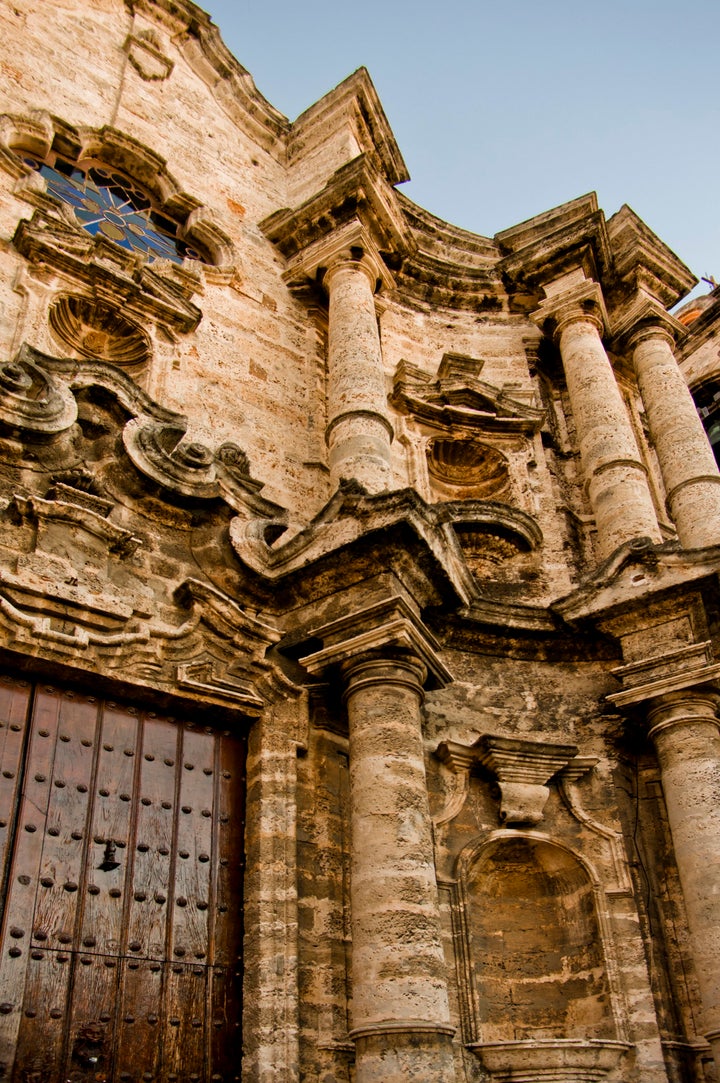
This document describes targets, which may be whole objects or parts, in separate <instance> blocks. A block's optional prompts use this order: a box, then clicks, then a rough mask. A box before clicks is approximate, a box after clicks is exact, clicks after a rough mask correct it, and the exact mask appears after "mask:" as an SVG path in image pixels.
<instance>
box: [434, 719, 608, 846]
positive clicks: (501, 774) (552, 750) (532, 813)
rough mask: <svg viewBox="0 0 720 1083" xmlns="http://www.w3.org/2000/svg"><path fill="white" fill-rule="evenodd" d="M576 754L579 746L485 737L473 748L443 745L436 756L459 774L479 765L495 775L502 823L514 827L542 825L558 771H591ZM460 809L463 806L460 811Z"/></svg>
mask: <svg viewBox="0 0 720 1083" xmlns="http://www.w3.org/2000/svg"><path fill="white" fill-rule="evenodd" d="M577 751H578V750H577V746H576V745H570V744H555V743H552V742H548V741H528V740H526V739H524V738H521V737H500V736H498V735H496V734H483V736H482V737H480V738H479V739H478V740H477V741H476V742H475V744H473V745H461V744H458V743H456V742H448V741H446V742H443V743H442V744H440V745H439V746H438V748H437V752H436V754H437V756H438V757H439V758H440V759H441V760H443V762H445V763H447V764H448V765H449V766H451V767H452V769H453V770H454V771H456V772H460V771H464V772H466V773H467V774H469V772H470V770H471V769H472V768H473V767H474V766H475V765H477V766H480V767H484V768H486V769H487V770H488V771H490V772H491V773H492V774H493V775H495V777H496V779H497V781H498V786H499V789H500V822H501V823H504V824H505V825H512V824H538V823H540V821H541V820H542V818H543V812H544V809H545V804H546V802H547V799H548V797H549V795H550V790H549V789H548V785H547V783H548V782H550V780H551V779H552V778H553V777H554V776H555V775H556V774H557V773H558V772H560V771H562V770H564V769H567V768H568V766H569V765H571V764H573V763H576V764H577V766H578V767H579V768H581V769H582V773H585V771H587V770H588V763H587V761H586V760H583V761H582V763H580V761H579V758H578V757H577ZM593 762H594V761H593ZM463 800H464V797H463ZM460 807H462V803H460V804H459V807H458V811H459V809H460ZM448 811H449V810H446V811H445V813H443V817H442V820H443V822H444V821H446V820H447V819H449V818H450V817H449V816H448V815H447V812H448Z"/></svg>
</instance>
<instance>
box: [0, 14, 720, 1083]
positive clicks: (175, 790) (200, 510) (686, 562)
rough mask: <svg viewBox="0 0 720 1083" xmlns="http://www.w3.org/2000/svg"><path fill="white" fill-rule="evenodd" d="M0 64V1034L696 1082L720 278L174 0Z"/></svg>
mask: <svg viewBox="0 0 720 1083" xmlns="http://www.w3.org/2000/svg"><path fill="white" fill-rule="evenodd" d="M0 70H1V71H2V87H3V89H2V102H0V112H1V113H2V116H0V268H1V273H0V342H1V344H2V348H1V351H0V703H1V707H0V759H1V761H2V762H1V763H0V770H1V771H2V778H1V779H0V853H1V854H2V865H1V869H2V878H3V879H2V894H1V902H2V926H1V933H0V1078H2V1079H7V1080H12V1081H17V1083H57V1081H60V1080H63V1081H64V1080H68V1081H72V1083H79V1081H85V1080H87V1081H90V1080H93V1081H96V1083H118V1081H121V1080H122V1081H133V1083H139V1081H141V1080H143V1081H145V1080H147V1081H153V1080H157V1081H158V1083H170V1081H182V1083H189V1081H202V1083H210V1081H211V1080H212V1081H216V1080H217V1081H220V1080H223V1081H233V1080H242V1083H300V1081H308V1083H309V1081H311V1080H312V1081H318V1083H351V1081H354V1083H402V1081H415V1083H436V1081H444V1083H510V1081H525V1083H540V1081H545V1083H554V1081H571V1083H577V1081H586V1083H588V1081H589V1083H595V1081H607V1083H713V1081H715V1083H717V1080H718V1079H719V1078H720V736H719V734H718V718H717V708H718V702H719V699H718V692H719V690H720V685H719V683H718V682H719V681H720V658H719V656H718V651H719V649H720V625H719V614H720V594H719V591H718V570H720V475H719V474H718V469H717V466H716V463H715V458H714V455H713V452H712V448H711V442H710V441H713V440H714V439H715V436H714V433H715V428H716V427H718V428H720V426H717V412H718V411H717V407H718V402H720V393H718V390H720V383H719V382H717V381H718V374H719V373H720V291H718V290H717V289H716V290H715V291H714V292H713V293H711V294H710V295H709V296H708V297H707V298H704V299H702V300H701V301H700V302H696V303H693V304H691V305H690V306H689V307H687V308H686V309H684V310H680V312H679V315H678V316H674V315H672V314H671V313H670V309H672V308H674V306H676V304H677V303H678V301H680V300H681V299H682V298H683V297H684V296H685V294H686V293H687V292H688V291H689V290H690V289H691V288H692V287H693V285H694V284H695V279H694V276H693V275H692V274H691V273H690V272H689V271H688V269H687V268H686V267H685V265H684V264H683V263H682V262H681V260H680V259H678V257H677V256H675V255H674V254H673V252H671V251H670V250H669V249H668V248H667V247H666V245H665V244H664V243H663V242H662V241H661V240H660V239H659V238H658V237H657V236H656V235H655V234H654V233H653V232H652V231H651V229H650V228H649V227H648V226H647V225H646V224H645V223H644V222H643V221H642V220H641V219H640V218H639V217H638V216H637V215H636V214H635V213H634V211H633V210H631V209H630V208H629V207H627V206H625V207H623V208H622V209H621V210H619V211H618V212H617V213H615V214H613V215H612V216H611V217H606V216H605V215H604V213H603V212H602V210H601V209H600V208H599V207H598V205H597V200H596V198H595V196H594V195H592V194H591V195H586V196H581V197H579V198H578V199H575V200H573V201H572V202H570V203H567V204H565V205H563V206H561V207H558V208H555V209H553V210H549V211H547V212H546V213H544V214H541V215H538V216H537V217H535V218H533V219H531V220H530V221H527V222H523V223H521V224H519V225H516V226H514V227H512V228H509V229H505V230H504V231H503V232H501V233H498V234H497V235H496V236H495V237H492V238H487V237H480V236H476V235H473V234H471V233H468V232H466V231H464V230H463V229H461V228H458V227H456V226H454V225H450V224H448V223H446V222H443V221H440V220H439V219H437V218H435V217H434V216H433V215H431V214H429V213H428V212H427V211H425V210H423V209H422V208H420V207H418V206H416V205H415V204H414V203H412V202H411V201H410V200H409V199H408V198H407V197H406V196H405V195H404V194H403V193H402V191H401V190H400V189H399V187H398V185H400V184H401V183H402V182H403V181H404V180H406V179H407V171H406V167H405V164H404V162H403V159H402V156H401V152H400V150H399V148H398V146H397V144H396V142H395V139H394V137H393V133H392V131H391V130H390V127H389V125H388V122H387V120H386V117H385V115H384V113H383V109H382V105H381V103H380V101H379V99H378V97H377V94H376V92H375V90H374V88H373V85H372V82H371V80H370V78H369V76H368V74H367V72H365V71H364V70H360V71H358V72H356V73H355V74H353V75H351V76H350V77H349V78H348V79H346V80H345V81H344V82H343V83H341V84H340V85H339V86H338V87H336V88H335V89H334V90H331V91H330V92H329V93H328V94H327V95H326V96H325V97H323V98H322V99H321V100H320V101H318V102H317V103H316V104H315V105H313V106H312V107H311V108H309V109H308V110H307V111H306V112H305V113H303V114H302V115H301V116H300V117H299V118H298V119H297V120H295V121H294V122H290V121H289V120H288V119H287V118H285V117H284V116H282V115H281V114H280V113H279V112H278V111H277V110H275V109H274V108H273V107H272V106H271V105H270V104H269V103H268V102H267V101H266V100H265V99H264V98H263V97H262V95H261V94H260V93H259V92H258V90H257V89H256V87H255V85H254V83H253V81H252V78H251V77H250V75H249V74H248V73H247V72H246V71H245V70H244V69H243V68H242V66H241V65H240V64H239V63H238V61H237V60H236V59H235V58H234V57H233V56H232V55H231V54H230V53H229V51H228V50H227V48H226V47H225V45H224V44H223V42H222V40H221V38H220V36H219V34H218V31H217V29H216V28H215V27H214V26H213V24H212V23H211V21H210V19H209V18H208V17H207V16H206V15H205V14H204V13H203V12H202V11H201V10H200V9H199V8H197V7H196V6H195V5H194V4H193V3H191V2H190V0H94V2H93V3H92V4H82V3H78V2H77V0H52V2H46V3H43V4H37V3H34V2H32V0H2V2H1V3H0ZM716 395H717V400H716ZM693 396H694V398H693ZM706 429H707V434H708V435H709V436H710V441H709V440H708V435H706V431H705V430H706Z"/></svg>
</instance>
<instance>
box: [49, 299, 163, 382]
mask: <svg viewBox="0 0 720 1083" xmlns="http://www.w3.org/2000/svg"><path fill="white" fill-rule="evenodd" d="M48 319H49V322H50V327H51V329H52V331H53V334H54V335H55V337H56V338H57V339H58V340H59V341H60V342H61V343H63V345H65V346H67V347H69V349H70V350H71V351H72V353H73V354H74V355H76V356H79V357H87V358H97V359H98V360H101V361H109V362H110V363H111V364H113V365H119V366H120V367H121V368H124V369H127V370H130V371H136V370H138V369H140V368H141V367H143V366H144V365H146V364H147V362H148V361H149V360H150V353H151V351H150V340H149V338H148V336H147V335H146V334H145V332H144V331H142V330H141V329H140V328H139V327H138V326H137V325H136V324H134V323H132V321H131V320H128V319H127V318H126V317H125V316H123V314H122V313H121V312H120V310H119V309H117V308H116V307H115V306H113V305H109V304H106V303H105V302H103V301H95V300H93V298H91V297H81V296H78V295H69V296H66V297H60V298H58V300H56V301H55V302H54V303H53V304H52V306H51V307H50V312H49V314H48Z"/></svg>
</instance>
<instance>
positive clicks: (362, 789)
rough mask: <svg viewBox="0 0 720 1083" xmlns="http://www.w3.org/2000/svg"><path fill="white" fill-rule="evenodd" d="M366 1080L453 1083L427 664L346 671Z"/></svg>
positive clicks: (356, 1000)
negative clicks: (424, 719)
mask: <svg viewBox="0 0 720 1083" xmlns="http://www.w3.org/2000/svg"><path fill="white" fill-rule="evenodd" d="M347 678H348V684H347V692H346V696H347V709H348V719H349V726H350V798H351V817H352V866H351V868H352V874H351V875H352V879H351V906H352V939H353V947H352V978H353V1031H352V1034H353V1037H354V1039H355V1041H356V1045H357V1057H356V1081H357V1083H371V1081H372V1083H404V1081H406V1080H413V1081H416V1083H442V1081H448V1083H449V1081H451V1080H454V1078H455V1076H454V1067H453V1056H452V1046H451V1037H452V1030H453V1028H452V1027H451V1026H450V1023H449V1007H448V996H447V985H446V979H445V970H446V963H445V958H444V954H443V949H442V942H441V930H440V917H439V910H438V901H437V883H436V878H435V866H434V857H433V840H432V832H431V820H430V810H429V806H428V797H427V784H426V779H425V760H424V751H423V743H422V730H421V719H420V705H421V701H422V678H423V672H422V668H421V666H420V665H419V664H418V663H416V662H413V661H410V660H408V661H395V662H392V661H390V662H386V661H362V662H357V663H353V664H351V665H350V666H349V668H348V673H347Z"/></svg>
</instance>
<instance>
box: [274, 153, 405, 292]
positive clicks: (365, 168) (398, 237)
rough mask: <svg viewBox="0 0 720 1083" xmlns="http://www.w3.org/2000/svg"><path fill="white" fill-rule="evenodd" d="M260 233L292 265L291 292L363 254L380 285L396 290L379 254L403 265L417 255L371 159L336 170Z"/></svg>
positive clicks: (392, 197) (289, 267)
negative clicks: (356, 252) (405, 259)
mask: <svg viewBox="0 0 720 1083" xmlns="http://www.w3.org/2000/svg"><path fill="white" fill-rule="evenodd" d="M260 229H261V230H262V231H263V233H264V234H265V236H266V237H267V238H268V239H269V240H270V241H272V243H273V244H274V245H276V247H277V248H278V250H279V251H280V252H281V253H282V255H283V256H284V257H285V259H286V260H287V261H288V264H287V271H286V272H285V276H284V277H285V280H286V281H287V282H288V284H289V285H290V286H302V285H305V284H306V283H307V281H308V278H309V279H310V280H311V281H315V280H316V279H317V277H318V272H320V271H322V269H323V268H327V267H328V266H330V264H331V263H333V262H335V260H336V259H337V258H338V255H340V256H341V257H342V253H343V250H346V251H347V253H348V258H350V259H353V258H355V257H354V256H353V255H352V253H351V251H350V250H351V249H353V248H354V249H362V251H363V253H367V254H368V255H369V256H370V258H371V263H374V264H375V266H374V271H375V280H376V282H377V281H380V282H381V283H382V284H383V285H385V286H392V275H391V273H390V271H389V270H388V267H387V265H386V263H385V260H384V259H383V258H382V257H381V256H380V252H385V253H391V257H388V259H389V262H391V263H392V262H393V259H394V260H396V261H397V263H398V264H399V263H400V262H401V261H402V259H403V257H404V256H405V255H406V254H407V253H408V252H409V251H411V250H412V248H413V240H412V234H411V231H410V229H409V226H408V223H407V221H406V219H405V216H404V215H403V212H402V210H401V208H400V205H399V203H398V201H397V194H396V193H395V191H394V190H393V188H392V187H391V185H390V184H388V182H387V180H386V179H385V178H384V177H383V176H381V175H380V174H379V173H378V171H377V170H376V169H375V167H374V166H373V164H372V163H371V162H370V160H369V159H368V157H367V155H359V156H358V157H357V158H356V159H355V160H354V161H352V162H350V163H348V164H347V165H346V166H343V167H342V168H341V169H339V170H337V171H336V172H335V173H334V174H333V175H332V177H331V178H330V180H329V181H328V183H327V184H325V186H324V187H323V188H322V189H320V191H318V192H316V193H315V195H313V196H311V197H310V199H308V200H306V201H305V202H304V203H302V204H301V205H300V206H298V207H295V208H287V207H286V208H284V209H283V210H279V211H276V212H275V213H274V214H271V215H269V216H268V217H267V218H265V219H264V220H263V221H262V222H261V223H260Z"/></svg>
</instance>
